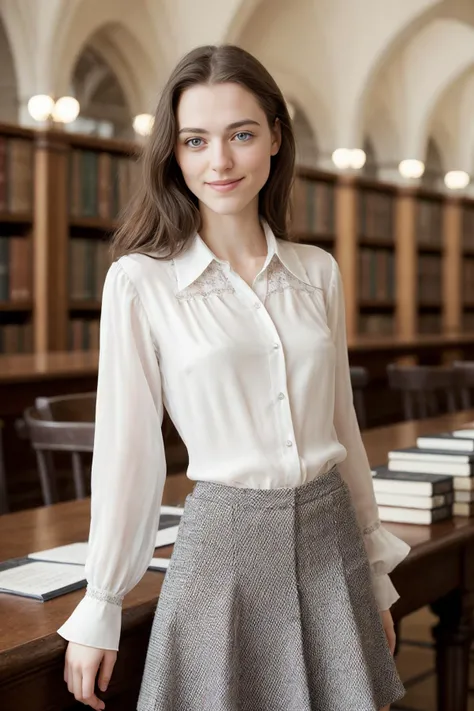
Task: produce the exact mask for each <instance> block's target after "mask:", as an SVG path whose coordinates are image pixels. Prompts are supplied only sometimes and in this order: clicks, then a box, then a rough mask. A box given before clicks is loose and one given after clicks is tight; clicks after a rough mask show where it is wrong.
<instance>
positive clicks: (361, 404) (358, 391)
mask: <svg viewBox="0 0 474 711" xmlns="http://www.w3.org/2000/svg"><path fill="white" fill-rule="evenodd" d="M349 370H350V374H351V385H352V393H353V396H354V407H355V411H356V414H357V420H358V422H359V427H360V429H361V430H362V429H364V428H365V426H366V424H367V415H366V410H365V399H364V390H365V388H366V387H367V385H368V383H369V371H368V370H367V368H363V367H362V366H360V365H351V366H350V368H349Z"/></svg>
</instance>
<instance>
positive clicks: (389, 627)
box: [380, 610, 397, 656]
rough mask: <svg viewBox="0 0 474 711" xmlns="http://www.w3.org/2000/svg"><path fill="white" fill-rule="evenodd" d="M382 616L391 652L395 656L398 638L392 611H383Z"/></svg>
mask: <svg viewBox="0 0 474 711" xmlns="http://www.w3.org/2000/svg"><path fill="white" fill-rule="evenodd" d="M380 615H381V617H382V624H383V628H384V630H385V634H386V636H387V641H388V646H389V647H390V652H391V654H392V656H393V654H394V653H395V643H396V641H397V637H396V635H395V626H394V624H393V618H392V613H391V612H390V610H382V611H381V612H380Z"/></svg>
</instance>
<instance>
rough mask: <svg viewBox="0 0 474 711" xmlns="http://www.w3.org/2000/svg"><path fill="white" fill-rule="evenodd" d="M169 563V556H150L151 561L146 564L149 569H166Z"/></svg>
mask: <svg viewBox="0 0 474 711" xmlns="http://www.w3.org/2000/svg"><path fill="white" fill-rule="evenodd" d="M169 564H170V559H169V558H152V559H151V563H150V565H149V566H148V568H149V569H150V570H162V571H166V570H168V566H169Z"/></svg>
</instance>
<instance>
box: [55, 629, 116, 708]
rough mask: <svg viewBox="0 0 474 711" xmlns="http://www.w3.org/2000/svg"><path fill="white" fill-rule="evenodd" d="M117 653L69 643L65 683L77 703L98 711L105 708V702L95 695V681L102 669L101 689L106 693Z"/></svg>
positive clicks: (99, 682)
mask: <svg viewBox="0 0 474 711" xmlns="http://www.w3.org/2000/svg"><path fill="white" fill-rule="evenodd" d="M116 659H117V652H114V651H111V650H109V649H97V648H96V647H85V646H84V645H82V644H74V643H73V642H69V644H68V646H67V651H66V661H65V664H64V681H65V682H66V684H67V688H68V689H69V691H70V692H71V694H74V697H75V698H76V699H77V701H81V702H82V703H83V704H86V705H87V706H91V707H92V708H93V709H96V711H99V710H100V711H102V709H104V708H105V704H104V702H103V701H102V700H101V699H99V698H97V696H96V695H95V693H94V688H95V680H96V677H97V672H98V671H99V667H100V674H99V679H98V685H99V689H100V690H101V691H105V690H106V689H107V686H108V684H109V681H110V677H111V676H112V671H113V669H114V666H115V660H116Z"/></svg>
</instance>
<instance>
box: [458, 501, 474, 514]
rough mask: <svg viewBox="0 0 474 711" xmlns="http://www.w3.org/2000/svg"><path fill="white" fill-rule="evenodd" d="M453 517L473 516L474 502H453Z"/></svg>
mask: <svg viewBox="0 0 474 711" xmlns="http://www.w3.org/2000/svg"><path fill="white" fill-rule="evenodd" d="M453 516H474V502H472V501H471V502H461V501H457V502H455V503H454V504H453Z"/></svg>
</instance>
